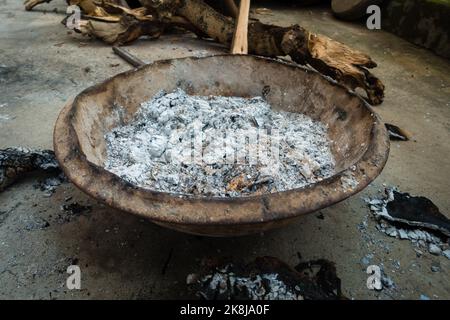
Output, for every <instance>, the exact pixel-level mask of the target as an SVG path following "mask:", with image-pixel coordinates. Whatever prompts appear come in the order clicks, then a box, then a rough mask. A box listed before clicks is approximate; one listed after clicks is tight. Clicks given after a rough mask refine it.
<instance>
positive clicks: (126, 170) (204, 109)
mask: <svg viewBox="0 0 450 320" xmlns="http://www.w3.org/2000/svg"><path fill="white" fill-rule="evenodd" d="M105 140H106V161H105V164H104V166H105V168H106V169H107V170H109V171H110V172H112V173H114V174H116V175H118V176H119V177H121V178H122V179H124V180H126V181H128V182H130V183H132V184H134V185H136V186H139V187H143V188H146V189H151V190H156V191H161V192H170V193H175V194H182V195H202V196H219V197H224V196H225V197H226V196H228V197H237V196H249V195H254V194H262V193H270V192H279V191H285V190H289V189H294V188H301V187H305V186H307V185H309V184H312V183H316V182H318V181H321V180H323V179H325V178H327V177H330V176H332V175H333V174H334V172H335V171H334V167H335V162H334V158H333V155H332V153H331V150H330V144H331V141H330V140H329V139H328V136H327V127H326V126H325V125H324V124H322V123H320V122H317V121H314V120H312V119H311V118H309V117H307V116H305V115H302V114H297V113H290V112H284V111H274V110H272V108H271V106H270V105H269V104H268V103H267V102H266V101H265V100H264V99H263V98H261V97H254V98H241V97H224V96H191V95H188V94H187V93H186V92H184V91H183V90H181V89H176V90H174V91H173V92H170V93H166V92H164V91H161V92H159V93H158V94H157V95H156V96H155V97H153V98H152V99H151V100H149V101H147V102H143V103H141V106H140V108H139V110H138V112H137V113H136V115H135V117H134V119H133V120H132V121H131V122H130V123H128V124H127V125H124V126H120V127H116V128H114V129H112V130H111V131H110V132H109V133H107V134H106V135H105Z"/></svg>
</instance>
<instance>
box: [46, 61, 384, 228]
mask: <svg viewBox="0 0 450 320" xmlns="http://www.w3.org/2000/svg"><path fill="white" fill-rule="evenodd" d="M177 87H181V88H182V89H184V90H185V91H186V92H188V93H189V94H199V95H225V96H227V95H233V96H242V97H252V96H261V95H263V96H265V97H266V99H267V100H268V101H269V102H270V103H271V105H272V106H273V107H274V108H275V109H278V110H286V111H291V112H299V113H303V114H306V115H308V116H310V117H312V118H313V119H316V120H320V121H322V122H323V123H325V124H327V125H328V127H329V136H330V138H331V140H333V141H334V142H333V144H332V152H333V155H334V157H335V160H336V167H337V172H338V173H337V174H336V175H334V176H332V177H330V178H328V179H326V180H323V181H321V182H320V183H316V184H313V185H310V186H308V187H306V188H301V189H293V190H289V191H284V192H279V193H272V194H264V195H258V196H250V197H241V198H211V197H201V196H180V195H174V194H169V193H162V192H156V191H152V190H145V189H142V188H138V187H135V186H133V185H131V184H129V183H127V182H126V181H124V180H122V179H121V178H119V177H118V176H116V175H114V174H112V173H110V172H108V171H106V170H105V169H104V168H103V163H104V160H105V140H104V134H105V133H106V132H108V131H110V130H111V129H112V128H113V127H116V126H118V125H123V124H125V123H127V122H128V121H130V120H131V119H132V118H133V115H134V113H135V112H136V111H137V108H138V107H139V104H140V103H141V102H143V101H146V100H149V99H151V98H152V97H153V96H154V95H155V94H156V93H157V92H158V91H160V90H161V89H165V90H166V91H171V90H173V89H175V88H177ZM121 107H123V109H124V110H123V111H120V110H122V109H121ZM119 111H120V112H119ZM54 148H55V152H56V157H57V159H58V161H59V163H60V165H61V167H62V169H63V170H64V172H65V173H66V175H67V176H68V177H69V179H70V180H71V181H72V182H73V183H74V184H75V185H76V186H77V187H79V188H80V189H81V190H83V191H84V192H86V193H87V194H89V195H90V196H92V197H94V198H95V199H98V200H101V201H103V202H105V203H106V204H108V205H110V206H111V207H114V208H118V209H121V210H123V211H127V212H131V213H134V214H137V215H139V216H142V217H144V218H148V219H150V220H151V221H153V222H154V223H156V224H159V225H162V226H165V227H168V228H172V229H176V230H179V231H184V232H188V233H194V234H200V235H209V236H234V235H243V234H249V233H256V232H261V231H264V230H268V229H271V228H275V227H279V226H282V225H286V224H288V223H290V222H292V221H293V220H294V219H296V218H298V217H300V216H301V215H303V214H306V213H310V212H313V211H316V210H319V209H321V208H324V207H327V206H330V205H332V204H334V203H337V202H339V201H342V200H344V199H346V198H347V197H349V196H351V195H353V194H355V193H357V192H359V191H360V190H362V189H363V188H364V187H366V186H367V185H368V184H369V183H370V182H371V181H372V180H373V179H375V177H377V176H378V174H379V173H380V172H381V170H382V169H383V167H384V165H385V163H386V160H387V157H388V153H389V139H388V135H387V132H386V129H385V127H384V125H383V124H382V123H381V122H380V119H379V118H378V116H377V115H376V114H375V113H374V112H373V110H372V109H371V108H370V106H368V105H367V103H365V102H364V101H363V100H362V99H361V98H360V97H358V96H357V95H355V94H353V93H350V92H349V91H347V90H346V89H345V88H343V87H341V86H340V85H338V84H336V83H335V82H333V81H331V80H329V79H327V78H325V77H323V76H321V75H320V74H318V73H316V72H313V71H311V70H308V69H306V68H302V67H299V66H297V65H293V64H290V63H285V62H280V61H277V60H273V59H267V58H262V57H255V56H249V55H219V56H211V57H204V58H194V57H190V58H183V59H173V60H162V61H156V62H154V63H152V64H149V65H146V66H144V67H141V68H139V69H138V70H135V71H129V72H125V73H122V74H119V75H117V76H114V77H113V78H111V79H108V80H106V81H105V82H103V83H101V84H98V85H95V86H93V87H90V88H88V89H86V90H84V91H83V92H82V93H80V94H79V95H78V96H77V97H76V98H75V99H74V101H73V102H72V103H68V104H67V105H66V106H65V107H64V109H63V110H62V111H61V113H60V115H59V117H58V120H57V122H56V125H55V131H54Z"/></svg>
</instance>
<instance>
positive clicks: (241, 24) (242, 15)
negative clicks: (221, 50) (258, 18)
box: [231, 0, 250, 54]
mask: <svg viewBox="0 0 450 320" xmlns="http://www.w3.org/2000/svg"><path fill="white" fill-rule="evenodd" d="M249 13H250V0H241V3H240V4H239V15H238V18H237V22H236V29H235V30H234V36H233V42H232V43H231V53H233V54H247V53H248V44H247V30H248V15H249Z"/></svg>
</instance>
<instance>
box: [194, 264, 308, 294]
mask: <svg viewBox="0 0 450 320" xmlns="http://www.w3.org/2000/svg"><path fill="white" fill-rule="evenodd" d="M231 268H232V266H231V265H227V266H225V267H224V268H222V269H218V270H216V272H215V273H213V274H208V275H205V276H203V277H202V278H201V279H198V280H197V279H196V277H197V275H195V274H192V275H189V276H188V278H187V283H188V284H193V283H194V282H196V281H197V282H198V283H201V284H202V285H207V286H208V290H211V291H212V292H216V294H218V295H219V296H222V297H224V296H226V297H225V298H227V299H230V298H232V297H233V298H236V297H239V298H241V299H245V300H303V296H302V295H301V294H300V288H289V287H288V286H287V285H286V284H285V283H284V282H283V281H281V280H279V279H278V274H276V273H270V274H269V273H268V274H255V275H253V276H251V277H244V276H238V275H236V274H235V273H234V272H232V271H230V269H231ZM199 293H202V291H200V292H199ZM204 298H205V299H208V297H207V296H205V297H204Z"/></svg>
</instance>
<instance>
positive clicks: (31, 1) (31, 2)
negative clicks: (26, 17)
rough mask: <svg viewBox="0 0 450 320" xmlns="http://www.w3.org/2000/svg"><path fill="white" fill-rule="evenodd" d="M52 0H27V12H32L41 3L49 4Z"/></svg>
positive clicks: (25, 3)
mask: <svg viewBox="0 0 450 320" xmlns="http://www.w3.org/2000/svg"><path fill="white" fill-rule="evenodd" d="M50 1H52V0H26V1H25V2H24V3H23V4H24V6H25V10H28V11H29V10H31V9H33V8H34V7H35V6H37V5H38V4H41V3H49V2H50Z"/></svg>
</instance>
